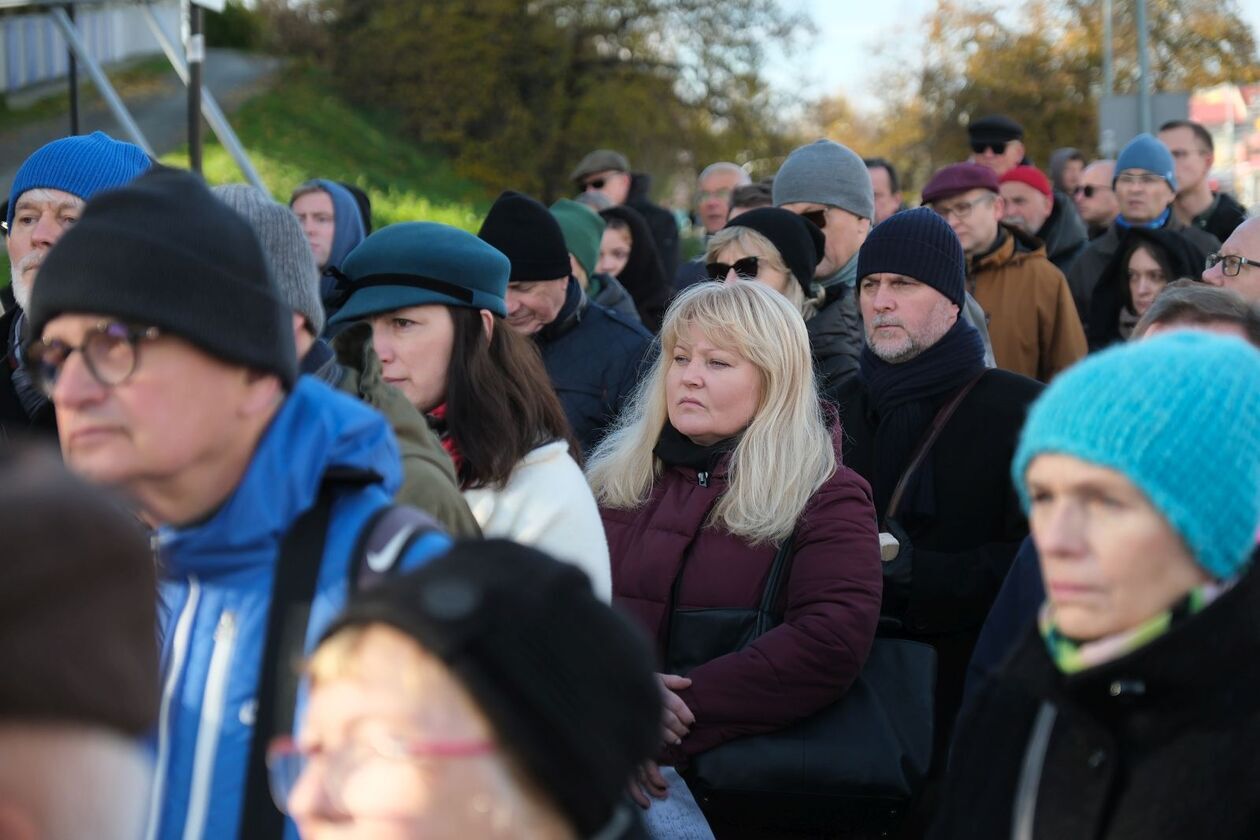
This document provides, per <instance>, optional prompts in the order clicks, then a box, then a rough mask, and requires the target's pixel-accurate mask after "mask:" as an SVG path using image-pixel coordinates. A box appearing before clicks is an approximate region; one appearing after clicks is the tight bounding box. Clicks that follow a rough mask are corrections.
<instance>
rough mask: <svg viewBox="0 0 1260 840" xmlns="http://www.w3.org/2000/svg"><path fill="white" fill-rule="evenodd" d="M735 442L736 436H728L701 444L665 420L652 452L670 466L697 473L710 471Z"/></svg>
mask: <svg viewBox="0 0 1260 840" xmlns="http://www.w3.org/2000/svg"><path fill="white" fill-rule="evenodd" d="M737 443H739V438H738V437H729V438H726V439H725V440H719V441H718V442H717V443H714V444H712V445H710V446H701V445H700V444H698V443H694V442H693V441H692V440H691V438H689V437H687V436H686V435H684V434H683V433H682V432H680V431H678V430H677V429H675V428H674V424H673V423H671V422H669V421H668V420H666V421H665V427H664V428H663V429H661V436H660V438H658V439H657V441H656V447H655V448H653V450H652V454H653V455H655V456H656V457H657V458H660V459H661V460H662V461H663V462H665V463H666V464H668V465H669V466H671V467H691V468H692V469H693V470H695V471H696V472H698V473H712V472H714V471H715V470H717V467H718V464H719V463H721V461H722V459H723V458H724V457H726V455H727V453H729V452H730V451H731V450H732V449H734V448H735V445H736V444H737Z"/></svg>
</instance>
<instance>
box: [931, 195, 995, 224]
mask: <svg viewBox="0 0 1260 840" xmlns="http://www.w3.org/2000/svg"><path fill="white" fill-rule="evenodd" d="M996 197H997V196H994V195H989V196H985V197H984V198H977V199H976V200H975V201H960V202H958V203H957V204H953V205H950V206H948V207H944V206H942V205H939V204H933V205H932V209H933V210H934V211H936V215H938V216H940V217H941V218H942V219H944V220H945V221H947V222H948V221H949V217H950V216H957V217H958V219H959V221H962V220H963V219H966V218H967V217H968V216H970V215H971V211H972V210H974V209H975V208H976V207H977V206H979V205H981V204H992V203H993V199H995V198H996Z"/></svg>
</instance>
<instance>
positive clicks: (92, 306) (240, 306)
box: [28, 167, 297, 388]
mask: <svg viewBox="0 0 1260 840" xmlns="http://www.w3.org/2000/svg"><path fill="white" fill-rule="evenodd" d="M66 312H78V313H93V314H101V315H110V316H113V317H115V318H120V319H122V320H125V321H130V322H134V323H137V324H140V325H143V326H154V327H157V328H159V329H160V330H163V331H164V332H169V333H171V334H173V335H178V336H179V337H181V338H183V339H185V340H187V341H189V342H191V343H192V344H195V345H196V346H197V347H199V348H201V349H202V350H204V351H205V352H207V353H209V354H210V355H211V356H214V357H216V358H218V359H222V360H223V361H226V362H231V363H233V364H239V365H242V366H244V367H248V368H251V369H253V370H258V371H264V372H267V373H274V374H275V375H277V376H278V377H280V380H281V381H282V382H283V383H284V386H285V387H286V388H288V387H291V386H292V385H293V382H294V380H295V379H296V377H297V359H296V349H295V347H294V342H293V325H292V316H291V314H290V312H289V310H288V308H287V307H286V306H285V305H284V304H283V303H281V302H280V297H279V293H278V292H277V289H276V285H275V282H274V280H273V279H272V277H271V273H270V271H269V270H268V268H267V261H266V259H265V258H264V257H263V253H262V248H261V247H260V246H259V244H258V239H257V238H256V237H255V236H254V232H253V231H252V230H251V229H250V227H249V225H248V223H246V221H245V220H244V219H243V218H241V217H240V216H239V215H238V214H237V213H236V212H235V211H234V210H232V208H230V207H228V206H227V205H226V204H224V203H223V202H221V201H219V200H218V199H216V198H215V197H214V196H213V195H212V194H211V193H210V190H209V189H207V188H206V185H205V184H204V183H203V182H202V181H201V179H200V178H198V177H196V176H195V175H192V174H190V173H188V172H185V171H183V170H179V169H170V168H166V167H160V168H157V169H154V170H153V171H152V172H150V173H149V174H147V175H145V176H143V177H141V178H139V179H137V180H135V181H133V182H131V183H130V184H129V185H127V186H125V187H123V188H121V189H117V190H110V191H108V192H103V193H99V194H98V195H97V196H96V197H94V198H93V199H92V200H91V201H89V202H88V203H87V206H86V207H85V208H84V210H83V217H82V218H81V219H80V220H79V222H78V223H77V224H76V225H75V226H74V227H73V228H71V229H70V230H68V231H67V232H66V234H65V236H63V237H62V238H61V239H60V240H58V242H57V246H56V247H55V248H53V249H52V250H51V251H50V252H49V253H48V257H47V258H46V259H45V260H44V264H43V266H41V268H40V270H39V282H38V283H36V284H35V288H34V290H33V292H32V294H31V311H30V312H29V313H28V314H29V315H30V319H31V333H30V334H31V336H32V338H35V339H37V338H39V337H40V335H41V334H42V333H43V330H44V326H45V325H47V323H48V322H49V321H50V320H52V319H53V318H55V317H57V316H58V315H60V314H62V313H66Z"/></svg>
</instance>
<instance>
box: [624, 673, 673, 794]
mask: <svg viewBox="0 0 1260 840" xmlns="http://www.w3.org/2000/svg"><path fill="white" fill-rule="evenodd" d="M675 679H681V678H680V677H675ZM668 795H669V782H667V781H665V777H664V776H662V775H661V768H660V766H659V765H658V764H657V763H656V762H655V761H645V762H643V763H642V764H640V765H639V769H637V770H635V771H634V777H633V778H632V779H631V780H630V798H631V799H633V800H634V801H635V802H636V803H638V806H639V807H640V808H643V809H644V810H646V809H647V808H648V807H649V806H650V805H651V804H652V800H651V799H650V798H649V797H655V798H656V799H664V798H665V797H666V796H668Z"/></svg>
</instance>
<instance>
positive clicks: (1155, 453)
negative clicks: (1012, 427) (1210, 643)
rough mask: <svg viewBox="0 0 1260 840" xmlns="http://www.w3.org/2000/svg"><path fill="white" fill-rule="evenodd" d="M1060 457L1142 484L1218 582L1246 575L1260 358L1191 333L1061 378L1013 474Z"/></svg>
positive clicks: (1118, 352)
mask: <svg viewBox="0 0 1260 840" xmlns="http://www.w3.org/2000/svg"><path fill="white" fill-rule="evenodd" d="M1043 453H1060V454H1064V455H1071V456H1074V457H1076V458H1080V459H1081V460H1084V461H1089V462H1091V463H1094V464H1097V465H1099V466H1102V467H1108V468H1110V469H1113V470H1116V471H1117V472H1119V473H1120V474H1122V475H1123V476H1124V477H1125V478H1127V479H1128V480H1129V481H1131V482H1133V484H1134V485H1136V486H1137V487H1138V489H1140V490H1141V491H1142V492H1143V493H1144V494H1145V495H1146V497H1147V499H1149V500H1150V502H1151V504H1152V505H1154V506H1155V508H1156V510H1158V511H1159V512H1160V513H1161V514H1162V515H1163V517H1164V518H1165V519H1167V520H1168V523H1169V524H1170V525H1171V526H1172V528H1173V530H1175V531H1176V532H1177V533H1178V534H1179V535H1180V536H1181V538H1182V539H1183V540H1185V543H1186V545H1187V546H1189V548H1190V551H1191V552H1192V553H1193V554H1194V558H1195V561H1196V562H1197V563H1198V564H1199V565H1200V566H1202V567H1203V569H1204V570H1206V571H1207V572H1208V573H1209V574H1210V575H1212V576H1213V577H1215V578H1228V577H1231V576H1232V575H1234V574H1236V573H1238V572H1239V571H1240V570H1241V569H1242V568H1243V567H1244V566H1245V565H1246V564H1247V561H1248V559H1249V557H1250V555H1251V552H1252V550H1253V549H1254V548H1255V544H1256V537H1257V533H1256V529H1257V525H1260V352H1258V351H1257V350H1256V349H1255V348H1254V347H1252V346H1251V345H1249V344H1247V343H1245V342H1243V341H1241V340H1239V339H1237V338H1226V337H1222V336H1218V335H1213V334H1210V333H1205V332H1194V331H1180V332H1175V333H1171V334H1169V335H1161V336H1157V337H1155V338H1152V339H1149V340H1146V341H1141V342H1137V343H1136V344H1124V345H1120V346H1118V347H1114V348H1111V349H1109V350H1106V351H1104V352H1102V353H1099V354H1098V355H1096V356H1090V357H1089V358H1088V359H1085V360H1084V361H1082V362H1080V363H1079V364H1077V365H1075V366H1074V367H1072V368H1070V369H1069V370H1067V371H1065V372H1064V373H1063V374H1061V375H1060V376H1058V377H1057V378H1056V379H1055V380H1054V382H1053V383H1052V384H1051V385H1050V387H1049V388H1047V389H1046V390H1045V392H1044V393H1042V395H1041V397H1040V398H1039V399H1038V400H1037V402H1036V403H1034V404H1033V407H1032V410H1031V411H1030V412H1029V415H1028V422H1027V423H1025V424H1024V430H1023V434H1022V436H1021V438H1020V442H1019V448H1018V449H1017V450H1016V452H1015V458H1014V460H1013V461H1012V463H1011V474H1012V477H1013V478H1014V479H1015V486H1016V488H1017V489H1018V490H1019V494H1020V497H1021V498H1022V500H1023V503H1024V509H1025V510H1027V509H1028V503H1029V497H1028V485H1027V482H1026V476H1027V471H1028V465H1029V464H1030V463H1031V462H1032V460H1033V459H1034V458H1035V457H1036V456H1038V455H1041V454H1043Z"/></svg>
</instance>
